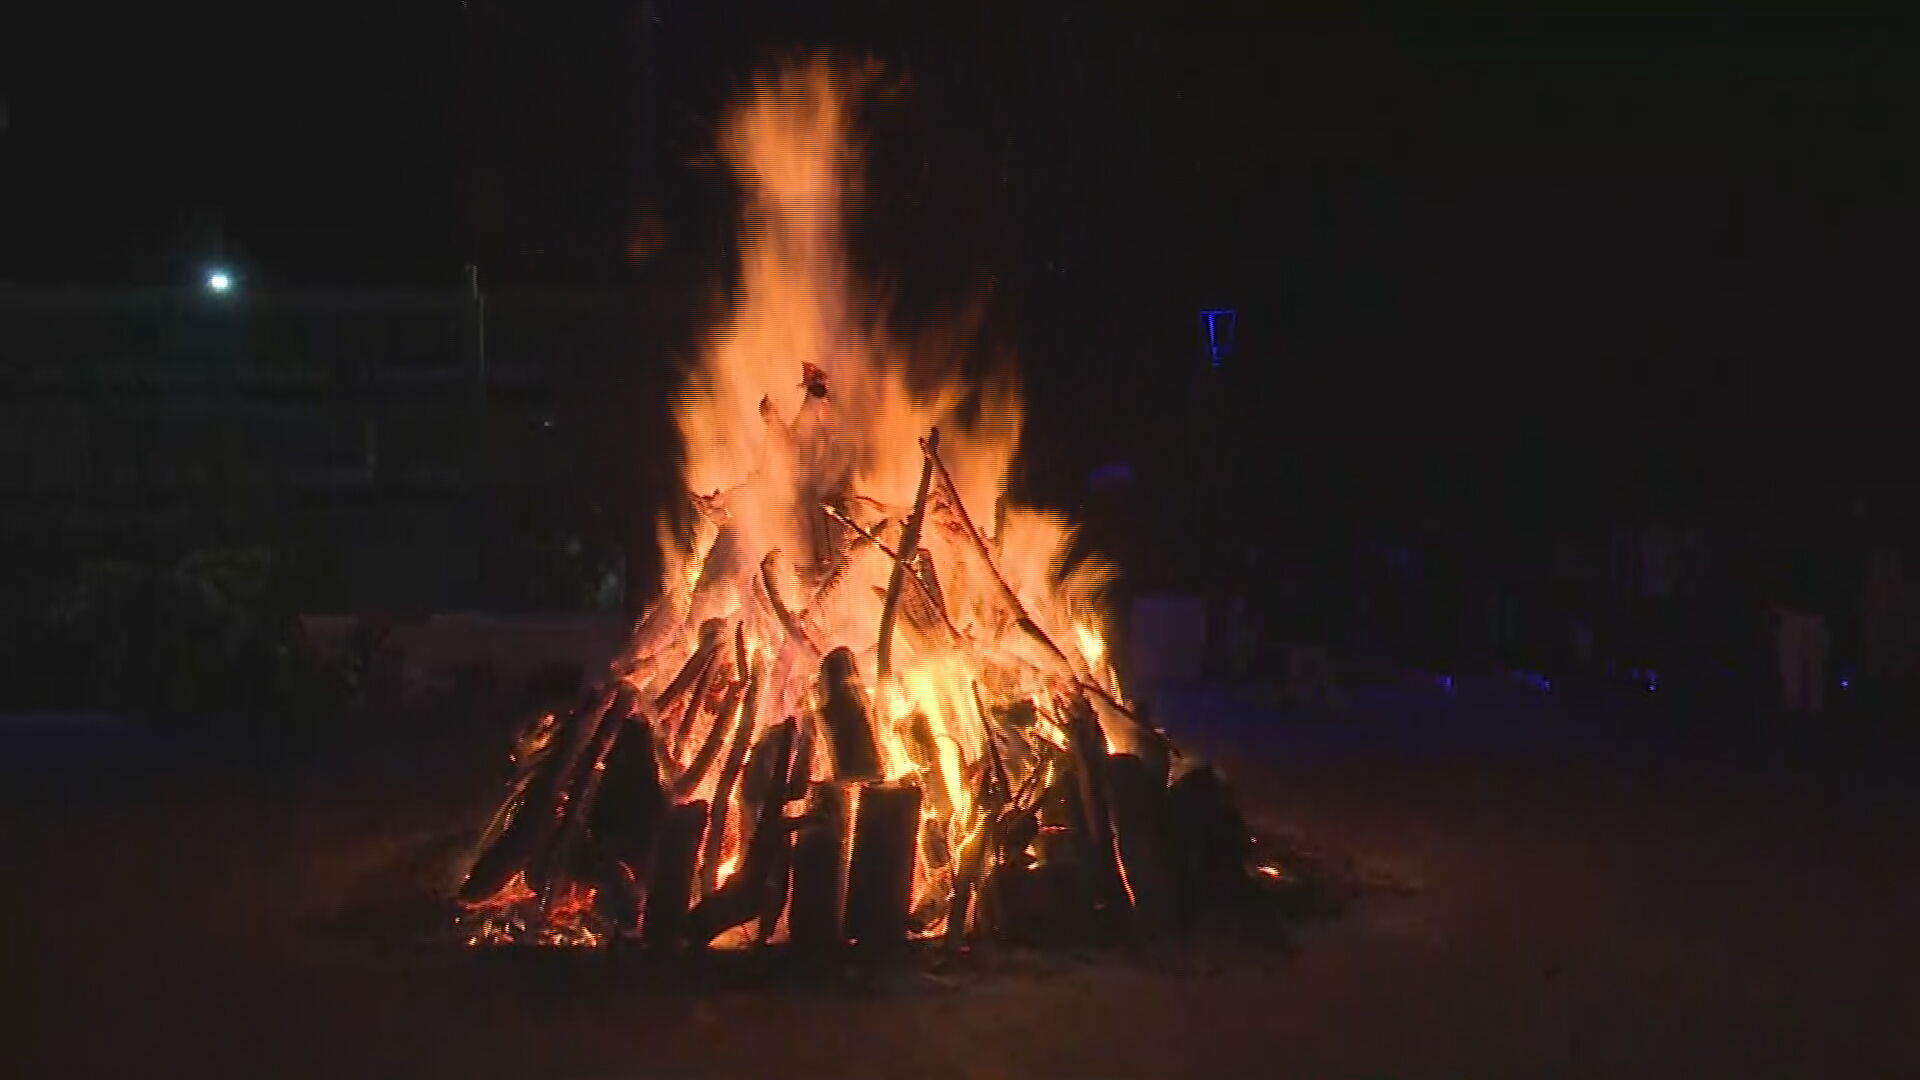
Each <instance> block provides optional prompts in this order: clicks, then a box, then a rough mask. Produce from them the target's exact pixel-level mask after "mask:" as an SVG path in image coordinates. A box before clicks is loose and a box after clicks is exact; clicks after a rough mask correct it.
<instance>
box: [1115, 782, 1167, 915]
mask: <svg viewBox="0 0 1920 1080" xmlns="http://www.w3.org/2000/svg"><path fill="white" fill-rule="evenodd" d="M1106 766H1107V767H1106V787H1107V794H1108V797H1109V800H1110V807H1111V811H1112V818H1113V836H1114V843H1115V846H1116V850H1117V851H1118V854H1119V864H1120V880H1121V884H1122V885H1124V886H1125V887H1126V892H1127V901H1128V904H1129V906H1130V907H1131V909H1132V916H1131V922H1130V925H1131V926H1132V928H1133V929H1134V931H1135V932H1137V933H1142V934H1152V933H1156V932H1158V931H1160V930H1163V929H1165V927H1166V926H1167V924H1168V923H1169V922H1171V921H1172V918H1173V911H1174V906H1175V904H1174V895H1173V877H1172V872H1171V869H1170V868H1169V866H1168V862H1167V860H1168V857H1169V855H1170V851H1169V847H1170V845H1169V842H1168V836H1167V780H1166V773H1165V771H1164V769H1156V767H1155V766H1154V765H1153V764H1151V763H1149V762H1146V761H1142V760H1141V759H1140V758H1137V757H1134V756H1133V755H1131V754H1113V755H1110V756H1109V757H1108V758H1107V762H1106Z"/></svg>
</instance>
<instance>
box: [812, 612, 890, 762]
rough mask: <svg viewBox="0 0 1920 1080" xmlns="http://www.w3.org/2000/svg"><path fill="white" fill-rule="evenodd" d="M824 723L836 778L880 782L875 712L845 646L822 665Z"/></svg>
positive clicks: (828, 656) (821, 711)
mask: <svg viewBox="0 0 1920 1080" xmlns="http://www.w3.org/2000/svg"><path fill="white" fill-rule="evenodd" d="M820 703H821V704H820V722H821V725H822V726H823V727H825V728H826V732H827V743H828V748H829V749H830V750H831V751H832V756H833V770H834V778H835V779H836V780H844V781H868V780H879V779H881V778H882V777H883V776H884V775H885V774H884V773H883V772H882V771H881V766H880V747H879V744H878V743H876V742H875V741H874V733H873V719H872V708H871V705H870V702H869V699H868V697H867V691H866V688H865V687H864V686H862V685H861V684H860V673H859V672H858V671H856V670H855V669H854V664H853V650H851V649H849V648H847V647H846V646H845V645H842V646H840V647H839V648H837V649H835V650H833V651H832V652H830V653H828V654H827V658H826V659H825V660H823V661H821V663H820Z"/></svg>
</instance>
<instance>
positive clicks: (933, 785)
mask: <svg viewBox="0 0 1920 1080" xmlns="http://www.w3.org/2000/svg"><path fill="white" fill-rule="evenodd" d="M901 735H902V737H903V738H904V739H905V740H906V744H907V756H908V757H910V758H912V759H913V764H914V767H915V768H917V769H919V770H920V775H921V776H923V777H925V778H926V783H925V787H926V799H927V803H928V805H929V806H930V807H931V808H932V810H933V815H934V817H936V818H939V819H940V820H942V821H944V820H946V819H947V818H949V817H952V816H953V800H952V798H950V797H949V796H948V794H947V775H946V769H945V767H944V765H943V763H942V762H941V760H940V747H939V745H938V744H937V743H936V742H935V737H934V734H933V724H932V723H930V722H928V720H927V714H926V713H923V712H917V711H916V712H914V713H913V714H912V715H910V716H908V717H907V722H906V723H905V724H903V725H901Z"/></svg>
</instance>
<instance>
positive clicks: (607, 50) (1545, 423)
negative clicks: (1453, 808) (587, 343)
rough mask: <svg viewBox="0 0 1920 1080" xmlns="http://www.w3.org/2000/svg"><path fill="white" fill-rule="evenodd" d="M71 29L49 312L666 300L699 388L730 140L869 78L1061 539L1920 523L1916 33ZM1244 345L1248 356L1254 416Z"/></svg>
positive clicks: (944, 275) (615, 25) (1463, 25)
mask: <svg viewBox="0 0 1920 1080" xmlns="http://www.w3.org/2000/svg"><path fill="white" fill-rule="evenodd" d="M39 19H40V20H41V21H40V22H39V23H38V24H35V23H34V22H33V21H32V20H29V23H28V25H29V27H30V28H31V29H32V30H35V31H44V33H41V32H29V33H24V34H16V35H9V36H10V37H12V38H13V41H12V43H11V47H12V48H13V49H14V50H16V51H17V55H16V56H14V57H13V58H12V59H11V60H10V62H9V65H8V67H9V69H10V70H12V71H14V72H17V73H18V77H17V78H16V79H13V80H11V84H10V85H8V86H6V87H4V88H0V89H3V90H4V92H5V93H6V95H7V100H8V106H9V108H8V113H9V127H8V130H7V131H6V133H5V134H4V135H3V136H0V176H3V177H4V184H5V189H4V193H3V194H0V202H3V204H4V211H0V215H3V220H4V226H3V227H4V233H0V259H3V260H4V265H0V277H3V278H5V279H9V280H13V281H16V282H58V283H73V282H87V283H97V284H101V285H122V284H127V283H145V284H180V283H182V282H192V281H195V280H197V278H198V275H199V274H200V273H201V269H202V268H203V267H204V266H205V265H207V264H208V263H209V261H210V260H211V259H214V258H225V259H228V260H230V261H231V262H233V264H234V265H236V266H238V267H240V268H241V270H242V272H243V274H244V275H245V277H246V284H247V287H248V288H251V289H276V288H277V289H296V288H315V287H325V288H332V289H349V290H380V289H393V288H400V287H433V288H455V287H457V286H458V284H459V282H460V280H461V279H460V273H461V271H460V267H461V265H462V264H464V263H467V262H473V263H476V264H478V265H479V267H480V268H481V269H480V272H481V275H482V279H483V281H484V282H485V283H486V285H487V286H488V287H489V288H490V289H513V288H530V287H539V288H546V289H572V290H589V289H590V290H600V291H607V290H612V291H624V292H626V293H628V294H630V295H632V296H633V297H634V298H635V301H634V302H635V304H636V306H637V307H638V308H641V309H644V310H646V311H648V312H650V313H651V322H650V327H651V329H650V331H649V332H648V333H647V334H646V335H643V337H644V340H637V341H636V343H635V345H634V347H633V349H632V350H631V355H630V356H627V357H621V358H619V362H621V363H625V362H630V363H631V364H632V365H635V371H642V370H643V369H644V370H647V371H662V372H664V371H667V370H669V369H668V368H667V365H668V363H669V361H670V360H671V358H672V357H674V356H677V355H683V354H684V352H685V349H686V345H687V343H688V342H689V341H691V340H692V339H693V337H694V335H695V334H696V333H697V332H698V329H699V327H700V326H701V325H702V323H703V320H704V318H705V316H706V313H707V312H709V311H710V310H711V307H710V302H711V299H712V297H713V296H715V295H717V293H716V289H715V286H716V284H717V283H718V282H720V281H721V280H722V279H723V278H724V275H725V273H726V272H727V268H728V260H729V256H730V251H731V249H730V240H729V237H730V232H731V228H732V214H733V209H734V203H733V197H732V196H733V192H732V190H731V188H730V186H729V182H728V181H727V179H726V177H725V175H724V171H723V170H721V169H720V168H719V167H718V166H717V164H716V163H715V161H714V160H713V157H712V155H711V144H712V137H713V130H714V126H715V123H716V121H717V119H718V118H719V116H720V115H721V114H722V111H723V109H724V107H725V105H726V103H727V102H728V100H729V98H730V95H732V94H733V93H735V92H737V91H738V90H739V89H740V88H741V87H742V86H743V85H745V83H746V82H747V80H748V79H749V77H750V76H751V74H752V73H753V72H754V71H756V70H762V69H764V68H766V67H767V66H768V65H769V64H771V63H773V62H774V61H776V60H777V59H779V58H780V57H782V56H786V55H791V54H792V53H793V51H795V50H796V49H807V48H813V47H818V46H827V47H831V48H834V49H836V50H839V51H841V52H842V53H845V54H848V55H859V54H863V53H864V54H872V55H874V56H877V57H879V58H880V59H882V60H883V61H885V62H886V63H887V64H888V66H889V67H890V68H891V69H892V70H893V71H895V72H896V73H904V74H905V75H906V76H907V78H908V82H909V85H908V87H907V88H906V91H905V92H904V93H903V94H902V95H899V96H897V97H894V98H891V99H888V100H884V101H881V102H878V103H876V104H875V105H874V106H873V108H872V109H871V113H872V116H871V121H872V125H873V127H872V136H871V143H870V145H871V153H872V162H873V176H872V183H871V187H870V191H871V197H870V199H869V201H868V213H867V216H866V217H865V219H864V220H863V222H862V224H863V229H862V233H861V255H862V257H863V259H864V260H865V261H866V262H867V264H868V265H870V266H872V267H874V268H876V269H877V270H881V271H883V272H884V273H885V275H886V276H887V278H888V279H889V280H893V281H898V282H900V283H902V294H901V299H900V307H901V311H900V317H901V319H902V321H904V322H907V323H909V324H912V323H916V322H920V321H924V320H926V319H929V318H937V317H938V314H939V312H940V311H941V310H942V309H943V307H945V306H947V305H950V304H952V303H957V302H960V301H964V300H966V299H968V298H970V297H973V296H978V295H987V296H988V297H989V298H990V304H989V311H990V316H989V320H988V324H987V332H986V333H987V343H988V344H989V345H995V346H1000V347H1004V348H1009V349H1011V350H1013V351H1015V352H1017V354H1018V356H1019V357H1020V359H1021V363H1022V369H1023V372H1024V375H1025V378H1026V381H1027V384H1028V386H1029V391H1030V397H1031V400H1032V409H1031V415H1032V422H1031V423H1030V425H1029V427H1030V434H1029V443H1030V445H1032V446H1033V447H1035V449H1036V451H1037V452H1036V454H1035V455H1033V456H1034V460H1035V461H1036V462H1037V464H1036V465H1035V466H1034V467H1033V468H1031V469H1030V470H1029V474H1028V476H1027V477H1026V479H1025V483H1026V484H1027V486H1028V487H1029V488H1031V489H1032V491H1031V494H1033V495H1035V496H1037V497H1040V498H1045V499H1049V500H1051V501H1071V500H1073V499H1075V498H1076V497H1077V495H1078V493H1079V491H1080V485H1081V483H1082V480H1083V478H1084V476H1085V472H1086V470H1087V469H1088V468H1091V467H1093V466H1095V465H1097V464H1100V463H1101V462H1103V461H1107V460H1111V459H1113V458H1114V457H1116V456H1124V457H1126V458H1128V459H1129V460H1131V461H1132V463H1133V464H1134V466H1135V468H1136V471H1137V472H1138V474H1139V475H1140V476H1141V477H1142V483H1143V487H1144V488H1147V489H1150V490H1153V491H1158V492H1162V493H1163V494H1164V497H1165V499H1166V500H1167V502H1166V506H1167V507H1169V508H1171V511H1172V512H1173V513H1174V515H1175V516H1178V515H1179V514H1180V513H1188V514H1197V513H1200V511H1194V510H1186V511H1182V510H1180V505H1181V504H1180V502H1179V500H1180V499H1181V498H1186V497H1188V493H1189V491H1190V489H1194V488H1196V486H1197V487H1198V488H1204V489H1207V490H1212V491H1213V492H1214V494H1213V495H1210V496H1208V497H1209V498H1210V499H1215V500H1218V499H1225V498H1239V499H1241V500H1243V501H1244V502H1246V503H1247V504H1248V506H1249V512H1248V513H1247V514H1246V515H1245V517H1244V520H1245V521H1247V522H1248V523H1249V524H1248V527H1249V528H1260V527H1264V526H1263V525H1261V524H1260V523H1261V522H1264V521H1267V520H1277V519H1289V518H1300V517H1306V516H1320V517H1349V518H1356V519H1357V518H1361V517H1365V516H1367V515H1370V514H1375V513H1376V512H1377V513H1390V512H1391V513H1399V512H1402V511H1405V510H1407V509H1408V508H1411V507H1423V508H1427V509H1431V508H1432V507H1434V506H1438V507H1440V508H1442V509H1445V508H1449V507H1450V508H1453V509H1455V510H1459V511H1460V512H1463V513H1471V514H1473V515H1477V516H1491V517H1493V518H1498V519H1501V520H1512V521H1515V522H1524V521H1526V520H1531V519H1532V518H1535V517H1538V516H1540V515H1542V514H1548V515H1553V514H1557V515H1562V516H1566V515H1574V516H1579V515H1585V514H1595V513H1603V512H1612V511H1616V510H1617V511H1622V512H1639V511H1642V510H1648V509H1652V510H1668V511H1671V510H1674V509H1683V510H1686V511H1689V512H1697V511H1699V510H1701V509H1702V508H1704V507H1716V508H1735V507H1740V506H1747V505H1751V504H1755V503H1765V502H1768V501H1770V500H1775V499H1776V498H1777V497H1778V496H1779V495H1780V494H1781V493H1782V492H1783V491H1787V490H1797V491H1808V492H1813V491H1819V490H1824V489H1827V488H1833V489H1835V490H1839V489H1844V488H1846V487H1848V486H1849V485H1853V484H1857V483H1868V482H1872V481H1877V480H1887V479H1891V480H1894V481H1897V480H1899V479H1900V477H1901V474H1902V473H1903V471H1904V468H1905V462H1906V461H1907V460H1908V459H1909V456H1910V446H1909V443H1910V438H1909V436H1908V434H1907V430H1908V424H1907V422H1906V420H1907V414H1908V406H1907V404H1906V400H1905V398H1904V397H1903V396H1902V395H1899V394H1896V393H1894V392H1892V388H1893V387H1894V386H1896V385H1898V384H1899V383H1900V382H1902V381H1904V380H1903V379H1902V378H1901V376H1902V374H1903V373H1902V371H1901V369H1902V368H1903V367H1904V366H1905V364H1906V363H1907V362H1908V361H1909V358H1911V357H1912V356H1913V355H1914V349H1913V345H1914V332H1913V330H1912V327H1911V323H1910V320H1909V319H1908V318H1907V317H1906V312H1905V310H1904V307H1905V305H1904V304H1903V303H1902V301H1903V300H1904V299H1905V293H1906V291H1907V290H1908V289H1909V288H1910V287H1911V280H1912V276H1911V274H1910V273H1909V272H1908V269H1907V267H1908V262H1909V258H1910V256H1909V253H1910V252H1911V251H1912V250H1914V248H1915V241H1916V240H1920V235H1917V233H1920V230H1916V220H1915V209H1914V203H1913V200H1912V198H1911V192H1912V190H1913V182H1914V179H1915V176H1914V142H1913V140H1912V138H1911V132H1912V131H1913V130H1914V129H1915V128H1914V120H1915V119H1916V117H1915V116H1914V110H1913V108H1912V106H1911V104H1910V102H1912V101H1915V100H1920V94H1916V93H1915V92H1914V91H1915V90H1916V89H1920V88H1916V87H1915V86H1913V85H1911V84H1913V83H1914V82H1915V81H1916V79H1920V75H1916V72H1920V65H1916V63H1915V60H1916V59H1920V56H1916V50H1915V43H1916V38H1915V36H1914V34H1913V29H1914V27H1913V26H1912V25H1911V24H1910V23H1909V22H1905V21H1894V20H1889V19H1879V20H1870V21H1869V20H1857V19H1856V20H1847V21H1842V20H1834V19H1819V20H1817V19H1813V18H1810V17H1804V16H1800V17H1784V16H1783V17H1777V18H1753V19H1746V18H1727V17H1707V16H1687V17H1668V18H1658V19H1655V18H1648V17H1642V16H1626V15H1617V16H1599V15H1591V16H1583V17H1579V18H1573V17H1558V18H1543V17H1521V16H1517V15H1496V14H1481V15H1476V16H1472V17H1464V16H1463V17H1454V18H1429V19H1397V20H1391V19H1371V20H1368V19H1359V18H1345V17H1342V18H1334V17H1329V16H1326V15H1323V14H1318V13H1313V12H1307V11H1301V12H1297V13H1294V14H1287V15H1284V16H1283V15H1280V14H1276V13H1272V12H1268V13H1266V14H1264V15H1255V14H1253V13H1251V11H1249V10H1235V9H1231V8H1228V7H1225V6H1221V5H1200V6H1198V7H1194V6H1190V5H1164V6H1158V7H1155V6H1148V5H1109V4H1096V3H1090V2H1079V0H1073V2H1066V3H1049V4H1032V5H1016V4H1001V3H983V4H970V5H964V6H958V5H956V6H955V7H954V9H953V10H949V11H946V12H944V13H941V14H930V13H928V11H927V10H926V9H925V7H924V6H923V5H918V4H905V3H884V2H877V0H870V2H865V3H842V4H802V5H793V4H751V3H747V4H737V3H736V4H717V3H692V2H682V0H651V2H645V3H634V2H619V3H607V2H596V3H584V2H583V3H573V4H566V5H551V4H534V3H506V2H500V0H467V2H465V3H460V2H455V0H446V2H438V0H436V2H423V3H411V4H399V3H394V4H355V3H348V4H342V5H330V6H328V7H326V8H325V9H311V10H302V11H295V12H289V11H286V10H283V9H279V8H274V7H272V6H270V5H269V6H267V7H264V8H262V7H252V8H243V7H238V6H219V7H214V6H209V5H203V4H184V5H167V6H163V7H156V8H148V9H144V10H139V11H131V12H122V11H118V10H115V11H111V12H109V11H106V10H99V11H94V10H90V9H84V8H74V9H69V10H65V11H63V12H62V13H60V14H57V15H48V14H47V13H45V12H42V13H40V15H39ZM656 234H657V235H658V236H660V237H661V238H663V239H662V242H661V243H660V244H658V245H657V246H654V245H648V244H645V243H642V244H640V245H639V246H636V238H640V239H641V240H642V241H644V240H645V238H646V237H647V236H649V235H656ZM637 255H644V257H637ZM1210 306H1230V307H1233V308H1236V309H1237V310H1238V312H1239V323H1238V327H1239V330H1238V340H1237V343H1236V351H1235V354H1234V355H1233V356H1232V357H1231V359H1230V360H1229V361H1228V363H1227V365H1226V367H1225V368H1224V369H1223V370H1221V371H1218V372H1214V371H1209V370H1207V369H1206V365H1205V364H1204V362H1203V358H1202V349H1201V335H1200V333H1199V326H1198V315H1197V313H1198V311H1199V310H1200V309H1201V308H1203V307H1210ZM604 366H605V365H604V364H603V365H602V367H604ZM562 370H563V374H561V375H560V376H558V378H559V379H560V381H561V382H562V383H563V384H564V383H566V382H567V381H568V380H569V379H572V380H573V381H574V382H575V383H576V384H578V383H581V382H582V381H583V380H586V381H591V380H592V379H599V380H601V382H605V380H606V376H605V374H604V372H602V373H601V374H600V375H593V376H590V375H587V374H576V375H572V376H569V375H567V374H564V368H563V369H562ZM583 370H584V369H583ZM668 378H670V375H667V374H656V375H640V376H636V377H634V378H631V379H626V380H624V381H623V382H622V386H623V387H624V389H623V390H622V391H621V392H619V393H599V392H595V393H590V394H585V395H580V396H584V398H585V399H586V401H587V404H586V405H585V406H584V407H585V408H587V409H589V410H593V409H597V410H599V411H600V412H601V414H602V415H600V416H598V417H597V418H589V419H587V420H586V421H585V422H586V423H588V425H589V426H594V427H597V428H598V429H601V430H602V431H603V434H602V435H600V436H596V438H598V439H599V440H600V441H601V442H602V443H606V442H607V440H608V439H611V438H617V436H618V433H619V432H623V431H625V432H631V431H634V430H636V429H638V430H647V429H649V428H650V427H651V426H653V425H652V421H650V420H647V419H646V418H647V417H649V416H651V415H657V410H658V409H659V408H660V403H659V396H660V395H659V393H658V389H659V387H660V386H661V385H662V384H663V383H664V381H665V380H666V379H668ZM594 385H596V386H599V385H600V383H595V384H594ZM605 433H612V434H605ZM647 475H648V476H650V477H653V478H654V480H655V481H656V483H655V485H654V486H656V487H665V486H667V484H668V483H669V482H670V477H671V470H667V469H654V470H651V471H648V473H647ZM1209 484H1211V485H1213V487H1212V488H1208V485H1209ZM1229 488H1230V489H1231V492H1232V493H1231V494H1229V493H1228V492H1227V490H1226V489H1229ZM665 497H666V493H665V492H661V491H655V490H652V489H649V490H648V491H647V492H646V494H645V496H644V497H643V498H642V500H641V501H643V502H647V501H658V500H659V499H661V498H665ZM1253 511H1258V512H1257V513H1255V512H1253ZM1160 516H1164V515H1160ZM1158 546H1164V545H1158Z"/></svg>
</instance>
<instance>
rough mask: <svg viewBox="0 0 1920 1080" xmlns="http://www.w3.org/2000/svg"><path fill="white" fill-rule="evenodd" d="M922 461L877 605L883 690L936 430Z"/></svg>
mask: <svg viewBox="0 0 1920 1080" xmlns="http://www.w3.org/2000/svg"><path fill="white" fill-rule="evenodd" d="M920 449H921V452H922V453H923V454H925V455H926V460H925V461H924V462H922V463H921V466H920V489H919V491H918V492H916V493H915V494H914V497H913V512H912V513H911V514H909V515H907V527H906V530H905V531H904V532H902V533H901V534H900V552H899V554H898V555H896V556H894V559H893V574H892V576H890V577H889V578H888V579H887V598H886V600H885V602H884V603H882V604H881V605H880V661H879V669H878V670H879V676H880V686H881V687H882V689H884V688H885V687H886V686H887V684H888V682H889V681H890V680H891V679H892V678H893V620H894V614H895V612H896V611H897V610H898V609H899V606H900V588H901V586H902V585H903V584H904V583H905V580H906V577H907V575H908V574H909V573H910V572H911V571H912V567H913V557H914V555H915V554H917V553H918V552H919V550H920V530H921V529H922V528H923V527H924V526H925V525H926V521H927V493H928V492H929V491H931V490H932V486H933V466H934V462H935V461H937V460H939V459H938V457H937V455H938V454H939V452H940V429H939V428H934V429H933V430H931V431H929V432H928V433H927V437H926V440H925V441H923V442H922V443H921V444H920Z"/></svg>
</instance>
